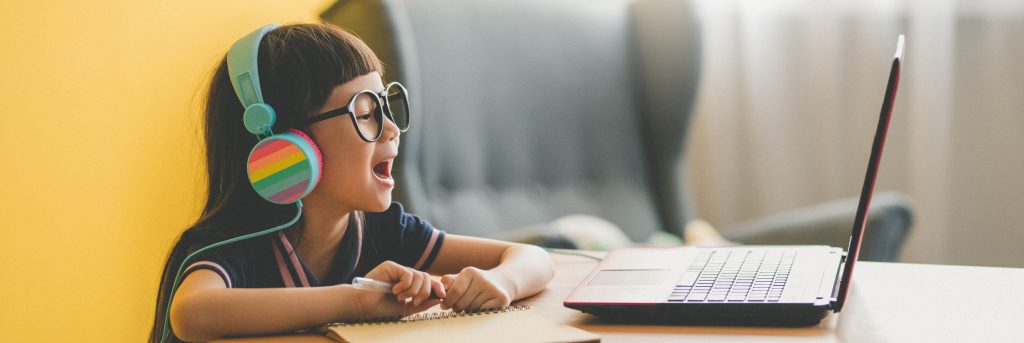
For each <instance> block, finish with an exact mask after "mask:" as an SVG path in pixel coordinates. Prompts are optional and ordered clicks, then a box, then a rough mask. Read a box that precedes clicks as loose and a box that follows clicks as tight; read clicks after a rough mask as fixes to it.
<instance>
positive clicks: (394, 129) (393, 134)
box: [380, 116, 402, 142]
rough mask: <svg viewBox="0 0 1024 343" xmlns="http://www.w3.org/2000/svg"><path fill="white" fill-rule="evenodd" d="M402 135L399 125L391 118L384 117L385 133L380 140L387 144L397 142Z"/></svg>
mask: <svg viewBox="0 0 1024 343" xmlns="http://www.w3.org/2000/svg"><path fill="white" fill-rule="evenodd" d="M401 134H402V132H401V131H399V130H398V125H396V124H395V122H394V121H392V120H391V118H388V117H387V116H384V132H382V133H381V137H380V140H382V141H385V142H387V141H391V140H395V139H398V136H399V135H401Z"/></svg>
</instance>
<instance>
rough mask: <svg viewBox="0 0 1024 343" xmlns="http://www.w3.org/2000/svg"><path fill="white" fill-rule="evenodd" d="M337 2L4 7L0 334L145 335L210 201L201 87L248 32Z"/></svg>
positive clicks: (311, 16) (25, 338) (13, 337)
mask: <svg viewBox="0 0 1024 343" xmlns="http://www.w3.org/2000/svg"><path fill="white" fill-rule="evenodd" d="M328 4H329V3H328V2H327V1H324V0H301V1H284V0H282V1H276V2H275V1H247V0H215V1H198V0H182V1H138V0H101V1H93V0H91V1H63V2H61V3H54V2H50V1H11V0H3V2H2V3H0V100H2V101H0V111H2V116H3V121H2V123H0V173H2V174H0V180H2V181H0V182H2V184H0V228H2V231H0V234H2V235H3V236H2V237H0V252H2V255H0V277H2V280H0V341H3V342H34V341H131V342H138V341H142V340H144V339H145V336H146V334H147V333H148V330H149V327H150V322H151V321H152V315H153V308H154V301H155V292H156V289H157V283H158V280H159V279H158V278H159V269H160V267H161V266H162V264H163V259H164V257H165V254H166V253H167V249H169V247H170V244H171V242H172V240H173V239H174V238H175V237H176V236H177V234H178V233H179V232H180V231H181V230H182V229H183V228H184V226H185V225H187V224H188V223H189V222H190V221H191V220H192V219H194V217H195V216H196V214H197V209H198V208H199V201H200V200H201V197H202V196H203V195H202V194H201V193H200V191H201V189H202V185H201V184H199V183H198V182H197V178H198V177H199V166H200V162H201V158H202V146H201V145H200V142H199V141H198V138H199V136H198V127H199V126H198V124H199V122H198V118H199V113H198V112H197V111H196V109H197V104H198V103H199V99H200V98H201V95H200V94H201V93H200V92H199V91H198V90H199V88H200V87H201V86H202V85H203V83H204V82H205V79H206V78H207V77H208V74H209V72H210V70H211V69H212V67H213V66H214V64H215V62H216V61H217V60H218V58H220V57H221V56H222V55H223V54H224V53H225V52H226V51H227V48H228V46H229V45H230V44H231V43H232V42H233V41H234V40H235V39H236V38H238V37H240V36H242V35H243V34H245V33H247V32H248V31H251V30H252V29H254V28H256V27H258V26H259V25H261V24H264V23H267V22H278V23H287V22H296V21H306V22H308V21H314V20H316V14H317V13H318V12H319V11H320V10H322V9H323V8H324V7H325V6H327V5H328ZM239 119H241V118H239Z"/></svg>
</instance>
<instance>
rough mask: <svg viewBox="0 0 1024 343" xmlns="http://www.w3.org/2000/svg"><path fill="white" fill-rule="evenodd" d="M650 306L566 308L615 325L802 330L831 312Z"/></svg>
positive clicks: (760, 306)
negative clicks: (760, 327) (788, 328)
mask: <svg viewBox="0 0 1024 343" xmlns="http://www.w3.org/2000/svg"><path fill="white" fill-rule="evenodd" d="M708 305H711V306H708ZM766 305H768V304H764V303H752V304H743V303H738V304H728V303H713V304H707V303H702V304H685V305H683V304H654V305H635V306H614V305H612V306H609V305H602V306H586V305H572V306H568V307H571V308H574V309H577V310H580V311H583V312H586V313H589V314H592V315H595V316H597V317H598V318H600V319H601V320H602V321H605V322H609V323H619V324H669V325H712V326H773V327H806V326H814V325H818V323H820V322H821V320H822V319H824V318H825V316H827V315H828V313H829V312H831V309H830V308H829V307H827V306H813V305H810V304H771V305H768V306H766Z"/></svg>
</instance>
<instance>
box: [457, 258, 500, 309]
mask: <svg viewBox="0 0 1024 343" xmlns="http://www.w3.org/2000/svg"><path fill="white" fill-rule="evenodd" d="M441 283H443V284H444V286H445V287H444V288H445V289H446V290H447V292H448V296H447V297H445V298H444V301H442V302H441V308H442V309H445V310H447V309H452V310H453V311H455V312H462V311H466V310H479V309H489V308H501V307H506V306H508V305H509V304H511V303H512V295H511V294H510V291H509V287H508V286H506V285H508V281H507V280H506V279H505V276H504V275H502V274H501V273H497V272H493V271H489V270H482V269H479V268H474V267H466V268H464V269H462V271H460V272H459V274H458V275H452V274H448V275H445V276H443V277H441Z"/></svg>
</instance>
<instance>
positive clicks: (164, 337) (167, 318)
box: [160, 201, 302, 343]
mask: <svg viewBox="0 0 1024 343" xmlns="http://www.w3.org/2000/svg"><path fill="white" fill-rule="evenodd" d="M295 205H296V206H295V207H296V212H295V218H292V220H291V221H289V222H287V223H285V224H282V225H278V226H275V227H272V228H269V229H266V230H263V231H258V232H253V233H250V234H245V235H241V236H238V237H235V238H231V239H226V240H223V241H220V242H217V243H213V244H210V245H207V246H205V247H203V248H202V249H199V250H196V251H195V252H193V253H191V254H189V255H188V256H185V259H184V260H182V261H181V266H180V267H178V273H177V274H175V275H174V283H173V284H171V293H169V294H168V296H167V308H166V309H164V325H163V329H161V330H160V343H164V342H166V341H167V329H168V328H169V327H170V324H171V302H172V301H173V300H174V292H176V291H177V290H178V283H179V282H181V280H180V279H181V273H182V272H184V271H185V266H187V265H188V262H189V260H191V259H192V258H194V257H196V256H198V255H199V254H201V253H203V252H206V251H208V250H210V249H213V248H217V247H221V246H224V245H228V244H231V243H235V242H238V241H242V240H246V239H249V238H253V237H257V236H262V235H266V234H268V233H274V232H277V231H281V230H283V229H285V228H287V227H289V226H292V225H294V224H295V223H296V222H298V221H299V218H301V217H302V201H297V202H295Z"/></svg>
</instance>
